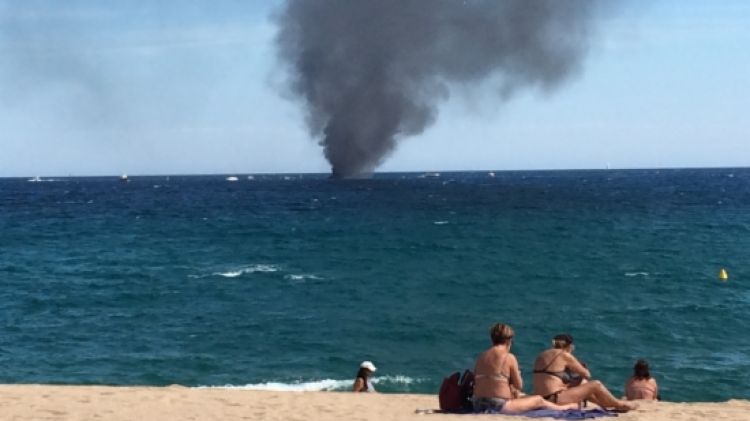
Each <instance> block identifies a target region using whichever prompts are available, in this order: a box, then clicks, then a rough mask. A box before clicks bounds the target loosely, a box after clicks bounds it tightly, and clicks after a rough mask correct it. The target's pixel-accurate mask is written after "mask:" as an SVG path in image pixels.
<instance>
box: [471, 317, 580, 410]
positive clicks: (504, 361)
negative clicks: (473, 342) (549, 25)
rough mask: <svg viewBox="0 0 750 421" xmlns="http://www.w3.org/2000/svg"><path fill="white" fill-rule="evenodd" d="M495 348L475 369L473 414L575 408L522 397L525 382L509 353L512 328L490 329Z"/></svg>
mask: <svg viewBox="0 0 750 421" xmlns="http://www.w3.org/2000/svg"><path fill="white" fill-rule="evenodd" d="M490 338H491V339H492V346H491V347H490V348H489V349H488V350H486V351H484V352H483V353H481V354H480V355H479V357H478V358H477V363H476V365H475V367H474V376H475V377H474V397H473V401H474V402H473V403H474V412H500V413H503V414H517V413H521V412H526V411H530V410H532V409H557V410H563V409H573V408H577V407H578V406H577V405H575V404H572V405H558V404H555V403H552V402H548V401H545V400H544V399H542V397H541V396H522V395H523V393H522V392H521V390H522V389H523V379H522V378H521V372H520V370H519V369H518V361H517V360H516V356H515V355H513V354H511V353H510V347H511V346H512V345H513V329H512V328H511V327H510V326H508V325H504V324H501V323H496V324H495V325H494V326H492V327H491V328H490Z"/></svg>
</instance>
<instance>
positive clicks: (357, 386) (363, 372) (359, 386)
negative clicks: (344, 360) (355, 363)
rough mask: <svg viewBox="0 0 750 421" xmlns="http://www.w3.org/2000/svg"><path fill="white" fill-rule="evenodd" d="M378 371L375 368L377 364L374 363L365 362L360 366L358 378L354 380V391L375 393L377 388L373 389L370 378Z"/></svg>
mask: <svg viewBox="0 0 750 421" xmlns="http://www.w3.org/2000/svg"><path fill="white" fill-rule="evenodd" d="M376 370H377V368H375V364H373V363H372V361H363V362H362V364H360V365H359V371H358V372H357V378H356V379H354V387H353V388H352V390H353V391H355V392H375V387H373V385H372V381H370V378H371V377H372V374H373V373H375V371H376Z"/></svg>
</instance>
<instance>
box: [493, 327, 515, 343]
mask: <svg viewBox="0 0 750 421" xmlns="http://www.w3.org/2000/svg"><path fill="white" fill-rule="evenodd" d="M490 338H492V344H493V345H503V344H506V343H508V341H509V340H511V339H513V328H512V327H510V326H508V325H506V324H502V323H495V324H494V325H492V327H491V328H490Z"/></svg>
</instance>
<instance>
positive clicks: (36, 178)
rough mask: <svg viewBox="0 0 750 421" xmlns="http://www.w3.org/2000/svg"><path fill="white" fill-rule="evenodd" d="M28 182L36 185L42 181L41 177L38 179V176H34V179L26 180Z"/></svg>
mask: <svg viewBox="0 0 750 421" xmlns="http://www.w3.org/2000/svg"><path fill="white" fill-rule="evenodd" d="M28 181H29V182H30V183H38V182H40V181H44V180H42V178H41V177H39V176H38V175H37V176H36V177H34V178H29V180H28Z"/></svg>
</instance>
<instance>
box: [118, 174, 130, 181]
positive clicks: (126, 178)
mask: <svg viewBox="0 0 750 421" xmlns="http://www.w3.org/2000/svg"><path fill="white" fill-rule="evenodd" d="M120 181H130V179H129V178H128V175H127V174H123V175H121V176H120Z"/></svg>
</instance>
